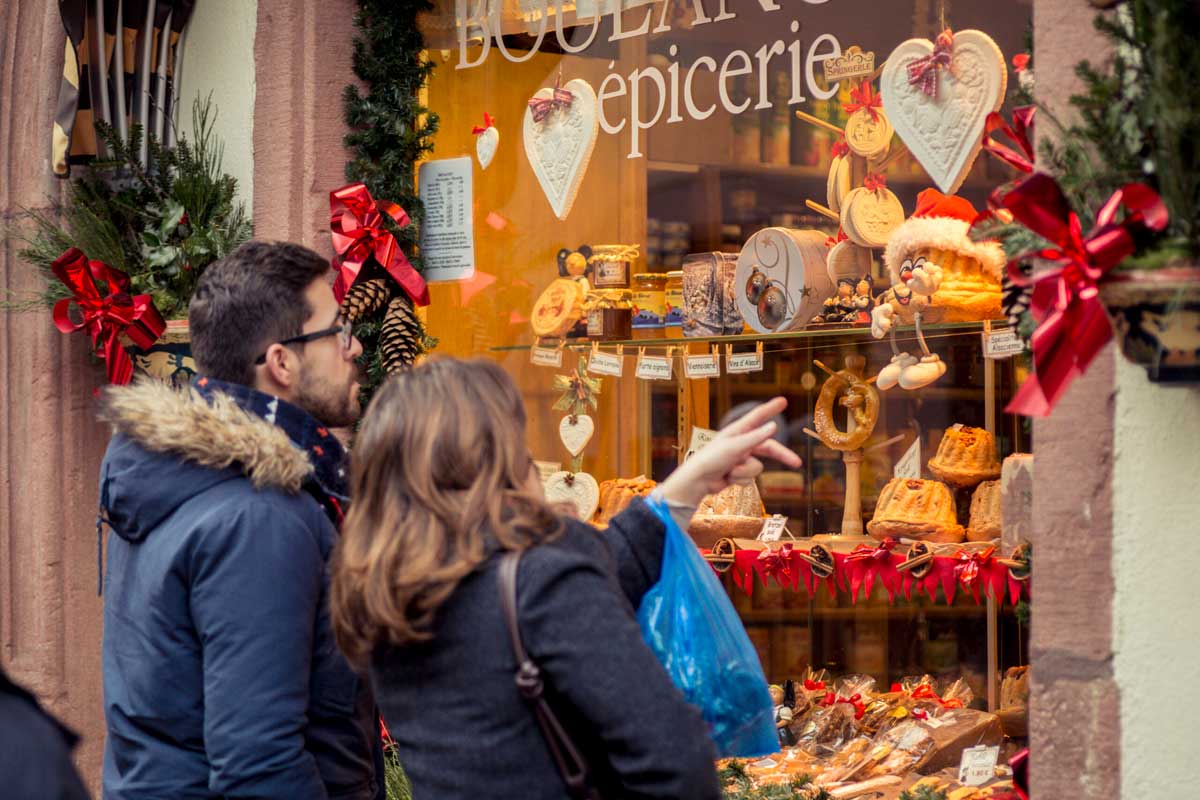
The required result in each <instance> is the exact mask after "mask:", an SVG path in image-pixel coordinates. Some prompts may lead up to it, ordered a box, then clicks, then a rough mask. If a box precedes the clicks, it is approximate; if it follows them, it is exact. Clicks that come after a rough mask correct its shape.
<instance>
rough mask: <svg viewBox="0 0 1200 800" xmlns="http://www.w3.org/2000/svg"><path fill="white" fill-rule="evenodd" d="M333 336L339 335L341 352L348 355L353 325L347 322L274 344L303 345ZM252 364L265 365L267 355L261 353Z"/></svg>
mask: <svg viewBox="0 0 1200 800" xmlns="http://www.w3.org/2000/svg"><path fill="white" fill-rule="evenodd" d="M335 334H341V337H342V350H344V351H345V352H347V353H349V352H350V347H351V346H352V345H353V344H354V323H353V322H350V321H349V320H346V321H344V322H339V323H338V324H337V325H334V326H333V327H332V328H325V329H323V330H319V331H313V332H312V333H302V334H300V335H299V336H293V337H291V338H290V339H283V340H281V341H278V342H276V344H283V345H287V344H304V343H306V342H313V341H316V340H317V339H324V338H325V337H326V336H334V335H335ZM254 363H255V364H265V363H267V354H266V353H263V354H262V355H260V356H259V357H258V358H256V359H254Z"/></svg>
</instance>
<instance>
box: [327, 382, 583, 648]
mask: <svg viewBox="0 0 1200 800" xmlns="http://www.w3.org/2000/svg"><path fill="white" fill-rule="evenodd" d="M531 468H532V462H531V461H530V456H529V450H528V448H527V447H526V444H525V408H524V404H523V403H522V400H521V396H520V395H519V394H518V393H517V389H516V387H515V386H514V385H513V383H512V381H511V380H510V379H509V377H508V375H507V374H505V373H504V371H503V370H501V369H500V367H498V366H496V365H495V364H494V363H492V362H490V361H482V360H479V361H458V360H455V359H436V360H432V361H430V362H428V363H426V364H423V365H421V366H419V367H416V368H414V369H413V370H411V371H409V372H406V373H403V374H401V375H399V376H397V377H394V378H391V379H390V380H388V381H387V383H385V384H384V385H383V386H382V387H381V388H380V390H379V392H378V393H377V394H376V395H375V399H374V400H372V401H371V406H370V408H369V409H368V410H367V413H366V416H365V417H364V420H363V424H362V426H361V428H360V430H359V433H358V436H357V438H356V441H355V445H354V451H353V468H352V472H353V475H352V479H351V506H350V513H349V514H348V515H347V517H346V521H345V525H344V527H343V530H342V535H341V540H340V542H339V543H338V549H337V553H336V556H335V559H334V567H333V586H332V589H331V596H330V602H331V614H332V621H333V628H334V633H335V634H336V636H337V641H338V645H339V646H340V647H341V648H342V651H343V652H344V653H345V654H346V655H347V656H348V657H349V658H350V659H351V660H354V661H356V662H359V663H362V662H363V661H364V660H365V659H367V658H368V657H369V656H370V654H371V651H372V650H374V649H375V647H376V646H377V645H380V644H382V643H384V642H389V643H392V644H404V643H406V642H411V641H414V640H418V639H426V638H429V636H430V629H431V624H432V622H433V616H434V613H435V612H436V611H437V609H438V607H439V606H440V605H441V604H442V603H444V602H445V601H446V599H447V598H448V597H449V596H450V594H451V593H452V592H453V591H454V589H455V587H456V586H457V585H458V582H459V581H460V580H462V579H463V578H464V577H465V576H466V575H468V574H469V573H470V572H471V571H472V570H474V569H475V568H476V567H477V566H479V564H480V563H482V562H483V561H484V559H485V558H486V556H487V547H486V543H487V540H488V537H491V538H492V539H494V540H495V542H496V543H498V544H499V546H500V547H501V548H504V549H508V550H514V549H523V548H526V547H528V546H530V545H531V544H534V543H536V542H539V541H544V540H546V539H549V538H552V537H553V536H555V535H557V534H558V533H559V532H560V531H561V522H560V521H559V519H558V517H557V516H556V515H555V514H554V512H553V510H552V509H551V508H550V506H549V505H547V504H546V502H545V500H544V499H543V498H542V497H541V496H540V495H538V494H535V493H534V492H533V491H531V490H530V475H531Z"/></svg>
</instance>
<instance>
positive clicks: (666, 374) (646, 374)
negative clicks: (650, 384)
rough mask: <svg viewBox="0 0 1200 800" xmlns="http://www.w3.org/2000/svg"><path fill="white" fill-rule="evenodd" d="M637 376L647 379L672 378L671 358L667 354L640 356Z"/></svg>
mask: <svg viewBox="0 0 1200 800" xmlns="http://www.w3.org/2000/svg"><path fill="white" fill-rule="evenodd" d="M637 376H638V377H639V378H641V379H642V380H647V381H669V380H671V359H669V358H667V357H666V356H647V355H640V356H638V361H637Z"/></svg>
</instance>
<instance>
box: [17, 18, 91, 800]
mask: <svg viewBox="0 0 1200 800" xmlns="http://www.w3.org/2000/svg"><path fill="white" fill-rule="evenodd" d="M0 37H2V38H0V53H3V54H4V56H3V58H0V98H2V102H0V148H2V149H0V214H2V215H3V222H4V224H6V225H7V224H8V223H10V222H11V221H12V220H13V217H14V215H15V214H16V213H17V212H18V210H19V209H20V208H22V207H26V208H28V207H32V208H41V209H45V208H46V207H47V205H48V204H49V202H50V200H51V199H52V198H55V197H58V196H59V193H60V191H61V190H62V187H63V184H62V183H61V182H59V181H58V180H57V179H55V178H54V177H52V175H51V170H50V130H51V122H52V120H53V117H54V108H55V104H56V102H57V98H58V85H59V81H60V78H61V75H62V62H63V48H64V46H65V34H64V33H63V26H62V22H61V21H60V19H59V16H58V3H57V2H55V0H21V1H20V2H15V3H14V2H8V3H0ZM2 247H3V249H2V250H0V295H3V293H4V292H5V291H11V292H16V293H18V298H19V297H20V296H21V294H20V293H23V292H25V293H27V292H30V291H33V290H37V289H38V288H39V287H41V286H43V285H44V284H43V283H42V281H41V279H40V277H39V276H38V275H37V274H36V273H35V272H34V270H33V268H32V267H30V266H29V265H28V264H25V263H24V262H22V261H20V260H19V259H18V258H17V257H16V253H15V251H16V250H17V249H18V247H17V245H15V244H13V243H11V242H8V241H6V242H5V243H4V244H3V246H2ZM104 382H105V377H104V368H103V366H102V365H101V364H100V363H99V362H96V361H95V360H93V359H92V357H91V356H90V355H89V354H88V342H87V341H86V339H85V337H84V336H82V335H76V336H64V335H63V334H61V333H59V332H58V331H57V330H56V329H55V327H54V323H53V322H52V321H51V319H50V314H49V313H48V312H45V311H42V312H37V313H27V314H15V313H7V312H0V415H2V416H0V659H2V660H3V662H4V668H5V669H6V670H7V671H8V672H9V673H10V675H11V676H12V677H13V678H14V680H16V681H18V682H19V683H21V684H23V685H25V686H26V687H28V688H30V689H32V690H33V691H34V692H35V693H36V694H37V696H38V697H39V698H40V699H41V700H42V702H43V703H44V704H45V705H46V706H47V707H48V708H49V709H50V710H51V711H52V712H54V713H55V714H57V715H58V716H59V717H61V718H62V719H64V720H65V721H66V722H67V724H68V725H70V726H71V727H73V728H74V729H75V730H76V731H77V732H79V733H80V734H82V736H83V741H82V744H81V745H80V747H79V750H78V751H77V761H78V764H79V766H80V769H81V770H82V772H83V773H84V775H86V776H87V778H88V781H89V784H90V785H91V787H92V788H93V790H96V791H97V792H98V788H99V776H100V762H101V757H102V753H103V746H104V719H103V710H102V707H101V688H100V679H101V674H100V626H101V604H100V598H99V597H97V594H96V581H97V566H96V529H95V518H96V487H97V475H98V474H99V468H100V458H101V456H102V455H103V452H104V446H105V444H106V443H107V440H108V433H107V431H106V430H105V428H104V427H103V426H101V425H99V424H98V423H97V422H96V421H95V400H94V397H93V392H94V391H95V390H96V389H97V388H98V387H100V386H102V385H103V384H104ZM0 793H2V791H0Z"/></svg>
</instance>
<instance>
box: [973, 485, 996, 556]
mask: <svg viewBox="0 0 1200 800" xmlns="http://www.w3.org/2000/svg"><path fill="white" fill-rule="evenodd" d="M1001 515H1002V512H1001V510H1000V481H984V482H983V483H981V484H979V485H978V486H976V487H975V494H973V495H971V521H970V524H969V525H968V526H967V540H968V541H972V542H986V541H989V540H991V539H999V538H1000V531H1001V528H1002V525H1001Z"/></svg>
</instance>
